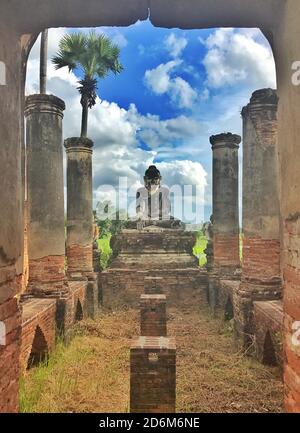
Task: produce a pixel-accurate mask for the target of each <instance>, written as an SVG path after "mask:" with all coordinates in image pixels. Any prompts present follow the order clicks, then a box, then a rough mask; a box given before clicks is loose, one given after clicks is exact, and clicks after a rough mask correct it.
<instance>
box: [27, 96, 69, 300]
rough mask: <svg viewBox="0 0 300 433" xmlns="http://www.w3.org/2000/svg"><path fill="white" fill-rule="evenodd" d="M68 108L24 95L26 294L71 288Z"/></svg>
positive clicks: (58, 102)
mask: <svg viewBox="0 0 300 433" xmlns="http://www.w3.org/2000/svg"><path fill="white" fill-rule="evenodd" d="M64 109H65V104H64V102H63V101H62V100H61V99H59V98H57V97H56V96H53V95H31V96H28V97H27V99H26V108H25V116H26V146H27V182H28V183H27V185H28V186H27V187H28V260H29V283H28V288H27V293H30V294H34V295H35V296H42V297H43V296H53V295H54V296H57V295H60V294H62V293H66V292H67V283H66V277H65V229H64V182H63V153H62V119H63V111H64Z"/></svg>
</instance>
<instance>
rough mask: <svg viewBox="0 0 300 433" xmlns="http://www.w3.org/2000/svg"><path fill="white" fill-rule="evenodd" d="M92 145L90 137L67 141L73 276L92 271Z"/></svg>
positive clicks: (70, 268) (69, 255)
mask: <svg viewBox="0 0 300 433" xmlns="http://www.w3.org/2000/svg"><path fill="white" fill-rule="evenodd" d="M92 147H93V142H92V141H91V140H90V139H88V138H77V137H73V138H68V139H67V140H65V148H66V153H67V259H68V275H69V276H70V277H71V278H80V276H89V275H90V274H91V273H93V186H92V154H93V151H92Z"/></svg>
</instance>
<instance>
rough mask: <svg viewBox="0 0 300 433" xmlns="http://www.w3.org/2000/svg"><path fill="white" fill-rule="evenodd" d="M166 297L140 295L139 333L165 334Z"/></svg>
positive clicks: (149, 334) (154, 335) (144, 334)
mask: <svg viewBox="0 0 300 433" xmlns="http://www.w3.org/2000/svg"><path fill="white" fill-rule="evenodd" d="M166 302H167V298H166V296H165V295H141V298H140V311H141V335H142V336H153V337H156V336H157V337H160V336H166V335H167V311H166Z"/></svg>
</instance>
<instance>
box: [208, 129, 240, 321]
mask: <svg viewBox="0 0 300 433" xmlns="http://www.w3.org/2000/svg"><path fill="white" fill-rule="evenodd" d="M240 142H241V137H240V136H239V135H235V134H231V133H227V134H219V135H213V136H212V137H210V143H211V145H212V151H213V215H212V222H213V224H212V232H213V256H214V259H213V266H212V267H211V269H210V271H209V273H208V301H209V304H210V307H211V310H212V313H213V314H215V313H216V311H217V307H218V305H219V290H220V284H219V283H220V278H222V277H225V278H227V279H228V278H230V279H234V278H237V275H236V271H237V269H239V267H240V254H239V183H238V182H239V160H238V150H239V144H240Z"/></svg>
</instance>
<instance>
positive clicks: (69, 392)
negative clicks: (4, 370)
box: [21, 301, 283, 413]
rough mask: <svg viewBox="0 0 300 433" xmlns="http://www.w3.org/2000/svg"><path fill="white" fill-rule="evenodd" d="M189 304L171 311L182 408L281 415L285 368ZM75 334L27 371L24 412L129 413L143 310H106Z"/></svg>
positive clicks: (196, 305) (170, 330)
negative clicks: (261, 358) (258, 355)
mask: <svg viewBox="0 0 300 433" xmlns="http://www.w3.org/2000/svg"><path fill="white" fill-rule="evenodd" d="M189 302H190V301H189ZM189 302H187V303H186V304H185V305H181V306H180V307H179V308H169V313H168V334H169V335H170V336H175V337H176V345H177V411H178V412H188V413H189V412H281V411H282V400H283V399H282V384H281V378H280V374H279V371H278V370H277V369H276V368H268V367H266V366H263V365H261V364H259V363H258V362H256V361H255V360H254V359H252V358H247V357H245V356H244V354H243V353H242V352H239V351H237V350H236V349H235V347H234V343H233V338H232V326H231V324H230V323H227V324H226V326H224V323H223V322H219V321H217V320H215V319H213V318H212V317H211V315H210V312H209V309H208V308H207V306H206V305H205V302H204V301H202V302H198V301H197V303H195V302H194V303H193V304H192V303H191V302H190V303H189ZM74 332H75V336H74V338H73V340H72V341H71V342H70V344H69V345H68V346H63V345H61V344H59V345H58V347H57V348H56V350H55V352H54V353H53V354H52V355H51V356H50V359H49V363H48V366H46V365H41V366H40V367H37V368H33V369H32V370H30V371H28V372H27V373H26V375H25V378H24V379H23V382H22V387H21V411H22V412H100V413H101V412H104V413H108V412H128V404H129V347H130V344H131V340H132V338H133V337H134V336H136V335H138V334H139V313H138V311H137V310H133V309H128V310H124V309H123V310H119V311H115V312H110V313H102V314H101V315H100V316H99V317H98V318H97V320H95V321H92V320H86V321H82V322H80V323H79V324H78V325H76V327H75V330H74Z"/></svg>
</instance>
